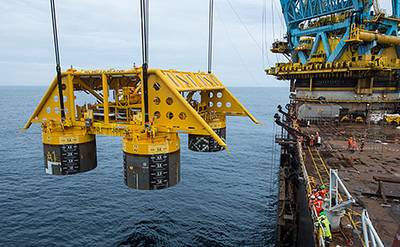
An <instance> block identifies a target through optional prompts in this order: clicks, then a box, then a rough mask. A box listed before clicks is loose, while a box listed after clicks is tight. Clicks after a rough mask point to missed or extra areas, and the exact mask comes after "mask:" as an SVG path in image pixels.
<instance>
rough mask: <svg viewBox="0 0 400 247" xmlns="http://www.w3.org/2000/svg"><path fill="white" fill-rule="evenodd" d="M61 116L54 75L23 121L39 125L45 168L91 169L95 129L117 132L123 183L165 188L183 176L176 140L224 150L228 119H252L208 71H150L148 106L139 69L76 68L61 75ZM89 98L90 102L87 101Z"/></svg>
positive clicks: (202, 148) (72, 171)
mask: <svg viewBox="0 0 400 247" xmlns="http://www.w3.org/2000/svg"><path fill="white" fill-rule="evenodd" d="M61 81H62V88H61V89H62V91H63V95H64V96H63V97H64V99H63V101H64V103H65V109H64V111H65V117H64V118H62V116H61V111H60V105H59V102H60V98H59V92H58V89H59V88H58V83H57V77H56V78H55V79H54V81H53V82H52V83H51V85H50V87H49V88H48V90H47V92H46V93H45V95H44V96H43V98H42V100H41V101H40V103H39V105H38V106H37V107H36V109H35V111H34V113H33V114H32V116H31V117H30V118H29V120H28V122H27V123H26V125H25V127H24V128H25V129H27V128H29V127H30V126H31V124H32V123H39V124H41V126H42V133H43V145H44V165H45V169H46V173H48V174H54V175H70V174H76V173H80V172H85V171H89V170H92V169H94V168H96V166H97V156H96V138H95V136H96V135H106V136H119V137H122V144H123V145H122V146H123V148H122V149H123V153H124V177H125V183H126V185H127V186H128V187H131V188H136V189H144V190H151V189H162V188H166V187H170V186H173V185H175V184H177V183H178V182H179V181H180V139H179V135H178V133H188V134H189V138H188V140H189V143H188V146H189V149H190V150H193V151H198V152H216V151H220V150H223V149H224V148H226V117H227V116H248V117H250V118H251V120H253V121H254V122H256V123H257V120H256V119H255V118H254V117H253V116H252V115H251V114H250V113H249V112H248V111H247V110H246V109H245V108H244V107H243V105H242V104H241V103H240V102H239V101H238V100H237V99H236V98H235V97H234V96H233V95H232V94H231V93H230V91H229V90H228V89H227V88H226V87H224V85H223V84H222V83H221V82H220V81H219V80H218V78H217V77H216V76H215V75H214V74H212V73H202V72H197V73H192V72H180V71H175V70H160V69H149V70H148V92H147V106H148V117H149V122H147V123H146V122H145V121H144V112H145V104H144V103H145V97H144V91H143V88H144V87H143V73H142V67H135V68H132V69H129V70H92V71H84V70H75V69H69V70H67V71H65V72H63V73H62V74H61ZM89 102H90V103H89Z"/></svg>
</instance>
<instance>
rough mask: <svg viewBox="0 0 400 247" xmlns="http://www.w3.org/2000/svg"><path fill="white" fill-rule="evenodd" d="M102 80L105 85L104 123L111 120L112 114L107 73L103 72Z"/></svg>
mask: <svg viewBox="0 0 400 247" xmlns="http://www.w3.org/2000/svg"><path fill="white" fill-rule="evenodd" d="M101 81H102V85H103V99H104V101H103V109H104V123H106V124H108V123H109V122H110V114H109V108H108V79H107V75H106V74H101Z"/></svg>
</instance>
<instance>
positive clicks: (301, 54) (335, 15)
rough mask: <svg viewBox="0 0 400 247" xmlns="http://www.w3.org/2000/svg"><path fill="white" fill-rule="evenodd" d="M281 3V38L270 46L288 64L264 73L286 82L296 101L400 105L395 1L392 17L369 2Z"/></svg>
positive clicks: (399, 5)
mask: <svg viewBox="0 0 400 247" xmlns="http://www.w3.org/2000/svg"><path fill="white" fill-rule="evenodd" d="M280 3H281V7H282V13H283V16H284V19H285V23H286V27H287V33H286V36H285V39H286V40H285V41H276V42H274V43H273V47H272V49H271V51H272V52H274V53H281V54H284V55H285V56H286V57H287V58H288V59H289V61H288V62H287V63H277V64H276V66H275V67H272V68H268V69H267V70H266V72H267V74H270V75H274V76H276V77H277V79H280V80H290V81H291V90H292V92H296V93H297V99H298V100H303V101H318V100H319V101H320V100H321V99H323V100H325V101H326V102H327V103H333V102H335V103H350V102H351V103H354V101H355V100H357V102H360V103H367V102H368V103H379V104H378V105H380V106H383V105H385V104H386V106H385V107H388V106H387V104H388V103H391V104H392V106H393V104H394V103H398V102H399V97H398V92H399V89H400V87H399V84H398V81H399V78H400V60H399V58H400V37H399V23H400V1H398V0H393V1H392V13H391V15H387V14H385V13H383V11H381V10H380V9H379V6H378V3H377V2H376V1H374V0H280ZM377 94H379V95H377ZM338 95H339V96H338ZM382 103H383V104H382Z"/></svg>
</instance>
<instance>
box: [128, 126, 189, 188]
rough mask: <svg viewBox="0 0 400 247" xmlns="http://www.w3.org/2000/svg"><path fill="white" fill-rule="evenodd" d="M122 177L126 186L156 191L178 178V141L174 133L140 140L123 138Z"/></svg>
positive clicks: (172, 183) (176, 182)
mask: <svg viewBox="0 0 400 247" xmlns="http://www.w3.org/2000/svg"><path fill="white" fill-rule="evenodd" d="M123 151H124V179H125V184H126V185H127V186H128V187H129V188H133V189H139V190H157V189H165V188H168V187H172V186H175V185H176V184H178V183H179V181H180V178H181V177H180V172H181V171H180V141H179V136H178V134H177V133H171V134H169V133H168V134H161V135H158V136H157V137H155V138H145V139H143V140H133V139H129V138H124V139H123Z"/></svg>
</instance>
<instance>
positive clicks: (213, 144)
mask: <svg viewBox="0 0 400 247" xmlns="http://www.w3.org/2000/svg"><path fill="white" fill-rule="evenodd" d="M208 124H209V125H210V126H211V128H212V129H213V130H214V132H215V133H216V134H217V135H218V136H219V137H220V138H221V139H222V140H223V141H224V142H225V141H226V123H225V119H224V120H214V121H212V122H209V123H208ZM188 147H189V149H190V150H192V151H195V152H219V151H222V150H224V148H223V147H222V146H220V145H219V144H218V142H217V141H216V140H214V138H212V137H211V136H208V135H194V134H189V138H188Z"/></svg>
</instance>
